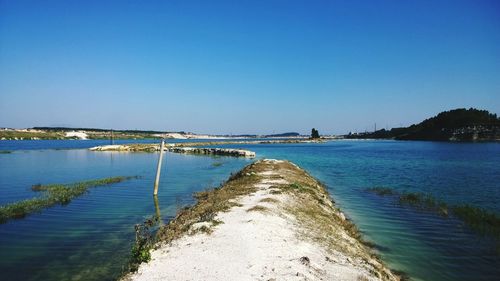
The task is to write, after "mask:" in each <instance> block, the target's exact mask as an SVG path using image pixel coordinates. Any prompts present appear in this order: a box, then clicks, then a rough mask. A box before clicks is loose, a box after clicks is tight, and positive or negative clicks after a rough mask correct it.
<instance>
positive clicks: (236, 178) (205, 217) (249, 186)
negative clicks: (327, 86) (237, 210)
mask: <svg viewBox="0 0 500 281" xmlns="http://www.w3.org/2000/svg"><path fill="white" fill-rule="evenodd" d="M254 169H255V165H254V164H251V165H249V166H247V167H245V168H244V169H243V170H241V171H240V172H238V173H236V174H234V175H233V176H231V177H230V178H229V180H228V181H227V182H226V183H225V184H223V185H222V186H221V187H218V188H214V189H211V190H206V191H201V192H198V193H196V194H195V195H194V197H195V198H196V199H197V201H198V202H197V203H196V204H195V205H194V206H192V207H188V208H184V209H182V210H181V211H180V212H179V213H178V214H177V215H176V217H175V219H173V220H172V221H170V223H169V224H167V225H165V226H163V227H161V228H160V229H159V230H158V233H157V239H158V241H161V242H167V243H169V242H171V241H172V240H174V239H177V238H179V237H181V236H183V235H184V234H186V233H188V232H189V230H190V228H191V226H192V225H193V224H195V223H199V222H209V221H213V220H214V218H215V216H216V215H217V213H218V212H225V211H228V210H229V209H230V208H231V207H234V206H238V204H237V203H235V202H234V200H235V199H237V198H238V197H240V196H243V195H247V194H250V193H253V192H255V191H256V189H255V188H254V187H253V185H254V184H256V183H257V182H259V176H257V175H256V174H255V171H254ZM252 172H253V173H252ZM212 226H214V224H212ZM206 232H208V233H209V232H210V231H206Z"/></svg>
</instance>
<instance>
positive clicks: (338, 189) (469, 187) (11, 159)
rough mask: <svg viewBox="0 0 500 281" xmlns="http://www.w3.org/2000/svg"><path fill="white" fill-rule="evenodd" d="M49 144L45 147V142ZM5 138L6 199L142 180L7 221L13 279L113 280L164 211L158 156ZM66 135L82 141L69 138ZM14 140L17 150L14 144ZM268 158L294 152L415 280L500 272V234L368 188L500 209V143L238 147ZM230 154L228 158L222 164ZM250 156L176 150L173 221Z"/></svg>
mask: <svg viewBox="0 0 500 281" xmlns="http://www.w3.org/2000/svg"><path fill="white" fill-rule="evenodd" d="M37 142H38V143H37ZM37 142H35V143H34V144H32V143H30V148H29V149H30V150H26V149H27V148H26V147H23V144H22V142H17V143H14V144H12V143H9V144H8V145H6V144H5V143H2V142H0V150H5V149H8V150H14V152H13V153H10V154H0V204H5V203H8V202H13V201H16V200H19V199H23V198H29V197H32V196H34V195H36V194H34V193H33V192H32V191H31V190H30V187H31V185H33V184H36V183H57V182H74V181H80V180H86V179H92V178H101V177H109V176H117V175H139V176H141V178H140V179H138V180H132V181H128V182H122V183H119V184H116V185H113V186H108V187H97V188H94V189H91V190H90V192H89V193H88V194H86V195H84V196H82V197H80V198H77V199H75V200H74V201H72V202H71V203H70V204H69V205H66V206H58V207H54V208H51V209H48V210H45V211H44V212H42V213H40V214H35V215H32V216H29V217H27V218H26V219H23V220H15V221H10V222H8V223H7V224H3V225H0V272H2V276H1V279H2V280H3V279H5V280H19V279H25V280H67V279H68V280H69V279H73V280H78V279H81V280H112V279H113V278H114V277H116V276H118V274H119V273H120V271H121V266H122V265H123V263H124V262H125V261H126V258H127V256H128V252H129V249H130V245H131V244H132V242H133V239H134V230H133V226H134V224H136V223H139V222H141V221H142V220H143V219H144V218H145V217H148V216H150V215H152V214H153V213H154V204H153V198H152V196H151V193H152V184H153V177H154V169H155V165H156V161H157V156H158V155H157V154H148V153H117V152H114V153H111V152H90V151H87V150H85V149H74V150H51V149H45V148H48V147H51V148H54V146H61V147H63V146H66V148H67V147H68V146H69V145H71V146H69V147H79V148H85V147H91V146H94V145H96V144H95V143H94V141H83V142H82V141H63V143H59V144H57V145H56V144H48V143H44V142H43V141H37ZM64 142H74V143H72V144H67V143H64ZM7 146H8V148H6V147H7ZM230 147H241V148H247V149H250V150H253V151H256V152H257V155H258V157H259V158H260V157H269V158H278V159H289V160H291V161H294V162H295V163H297V164H299V165H300V166H302V167H303V168H305V169H306V170H308V171H309V172H310V173H311V174H312V175H314V176H315V177H317V178H318V179H320V180H321V181H322V182H324V183H325V184H326V185H327V187H328V189H329V191H330V192H331V194H332V196H333V197H334V199H335V201H336V203H337V204H338V205H339V207H341V208H342V209H343V210H344V211H345V212H346V214H347V215H348V216H349V217H350V218H351V219H353V221H354V222H355V223H356V224H357V225H358V226H359V228H360V230H361V231H362V232H363V234H364V236H365V238H367V239H368V240H370V241H373V242H374V243H375V244H376V245H377V249H378V251H379V253H380V255H381V256H382V258H383V259H384V261H386V262H387V263H388V264H389V266H390V267H391V268H394V269H398V270H403V271H405V272H407V273H408V274H410V276H411V277H412V278H413V279H415V280H495V279H496V278H497V276H500V266H498V265H500V258H499V257H500V255H499V251H498V248H497V241H494V240H493V239H491V238H489V237H484V236H480V235H477V234H475V233H474V232H472V231H470V230H469V229H468V228H467V227H465V226H464V225H463V224H462V223H461V222H460V221H458V220H454V219H444V218H442V217H439V216H437V215H434V214H432V213H427V212H424V211H417V210H414V209H411V208H405V207H401V206H399V205H397V204H395V203H394V202H393V201H391V199H390V198H381V197H378V196H376V195H373V194H369V193H366V192H365V191H364V189H366V188H368V187H372V186H387V187H393V188H396V189H399V190H405V191H421V192H428V193H431V194H433V195H435V196H436V197H438V198H441V199H443V200H444V201H446V202H448V203H450V204H452V203H470V204H473V205H476V206H480V207H483V208H485V209H488V210H490V211H493V212H496V213H500V203H499V202H500V184H499V183H500V144H496V143H479V144H463V143H462V144H457V143H435V142H397V141H334V142H329V143H325V144H287V145H237V146H234V145H230ZM219 162H222V163H223V164H222V165H221V166H218V165H214V163H219ZM249 162H250V160H246V159H237V158H225V157H223V158H213V157H205V156H188V155H179V154H170V153H168V154H167V157H166V162H165V164H166V165H164V170H163V171H162V185H161V187H160V193H159V203H160V209H161V213H162V217H163V219H164V220H165V221H168V220H169V219H170V218H171V217H172V216H173V215H174V214H175V212H176V209H177V208H180V207H181V206H184V205H186V204H190V203H192V202H193V201H192V197H191V194H192V193H193V192H194V191H198V190H202V189H204V188H206V187H209V186H216V185H218V184H219V183H220V182H222V181H223V180H225V179H226V178H227V177H228V176H229V174H230V173H231V172H234V171H237V170H239V169H240V168H242V167H243V166H245V165H246V164H247V163H249Z"/></svg>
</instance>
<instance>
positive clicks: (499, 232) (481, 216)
mask: <svg viewBox="0 0 500 281" xmlns="http://www.w3.org/2000/svg"><path fill="white" fill-rule="evenodd" d="M366 191H368V192H372V193H375V194H377V195H380V196H387V195H392V196H395V198H396V200H398V202H399V203H400V204H401V205H408V206H411V207H413V208H417V209H421V210H428V211H432V212H436V213H438V214H440V215H442V216H444V217H448V216H449V215H453V216H454V217H456V218H458V219H460V220H461V221H463V222H464V224H465V225H467V226H468V227H470V228H471V229H472V230H474V231H476V232H478V233H480V234H489V235H492V236H494V237H496V238H497V239H500V216H499V215H497V214H495V213H493V212H490V211H487V210H484V209H482V208H479V207H475V206H471V205H468V204H463V205H448V204H447V203H445V202H444V201H441V200H439V199H436V198H435V197H433V196H432V195H431V194H427V193H421V192H398V191H395V190H393V189H390V188H379V187H374V188H369V189H367V190H366Z"/></svg>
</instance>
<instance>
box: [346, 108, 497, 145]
mask: <svg viewBox="0 0 500 281" xmlns="http://www.w3.org/2000/svg"><path fill="white" fill-rule="evenodd" d="M345 138H351V139H357V138H373V139H397V140H435V141H495V140H496V141H498V140H500V118H498V117H497V115H496V114H493V113H490V112H488V111H486V110H478V109H475V108H470V109H465V108H459V109H454V110H450V111H444V112H441V113H439V114H438V115H436V116H434V117H432V118H429V119H426V120H424V121H422V122H420V123H419V124H414V125H411V126H409V127H404V128H393V129H391V130H385V129H382V130H378V131H376V132H371V133H363V134H349V135H346V136H345Z"/></svg>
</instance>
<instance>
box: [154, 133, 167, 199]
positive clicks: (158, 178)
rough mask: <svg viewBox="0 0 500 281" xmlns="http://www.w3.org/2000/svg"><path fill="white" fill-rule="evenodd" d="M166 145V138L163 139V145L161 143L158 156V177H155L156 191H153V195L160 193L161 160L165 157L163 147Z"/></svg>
mask: <svg viewBox="0 0 500 281" xmlns="http://www.w3.org/2000/svg"><path fill="white" fill-rule="evenodd" d="M164 146H165V140H164V139H161V145H160V156H159V158H158V168H157V169H156V179H155V191H154V192H153V195H157V194H158V185H159V184H160V171H161V161H162V158H163V148H164Z"/></svg>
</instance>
